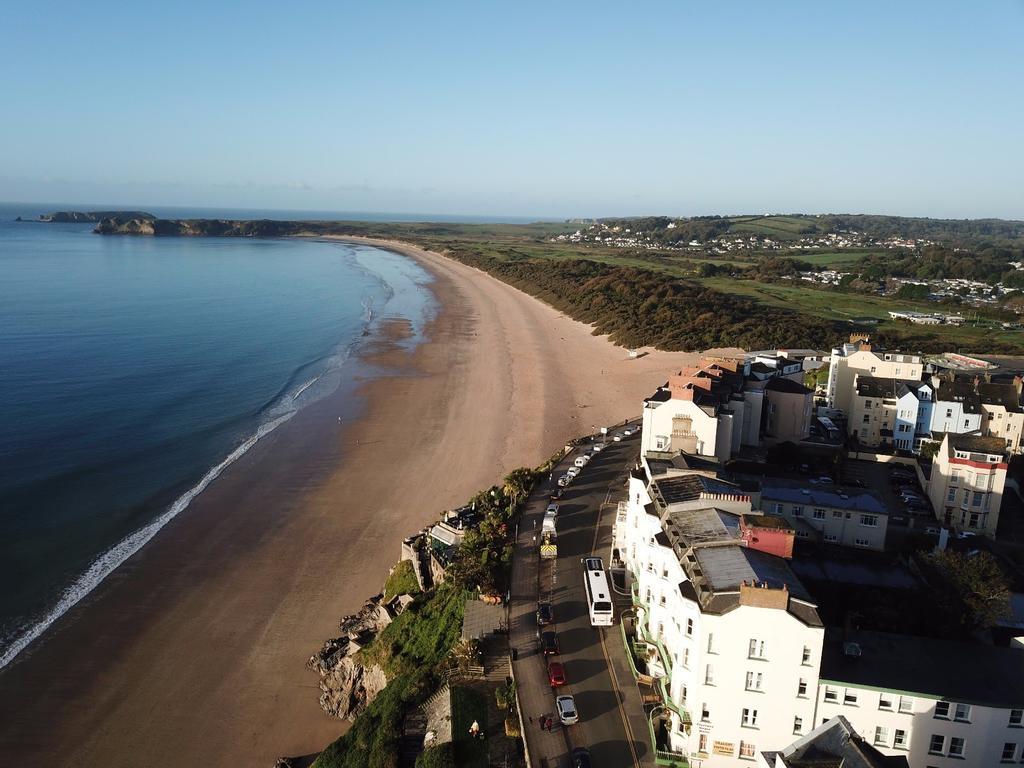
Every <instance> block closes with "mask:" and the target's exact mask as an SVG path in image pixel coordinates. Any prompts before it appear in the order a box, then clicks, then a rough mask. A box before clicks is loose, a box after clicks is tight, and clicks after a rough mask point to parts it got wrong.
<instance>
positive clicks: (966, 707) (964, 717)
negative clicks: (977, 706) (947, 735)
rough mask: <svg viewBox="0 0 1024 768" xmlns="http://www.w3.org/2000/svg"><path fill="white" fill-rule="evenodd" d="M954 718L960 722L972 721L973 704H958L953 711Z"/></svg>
mask: <svg viewBox="0 0 1024 768" xmlns="http://www.w3.org/2000/svg"><path fill="white" fill-rule="evenodd" d="M953 719H954V720H956V721H957V722H958V723H969V722H971V705H970V704H957V705H956V709H955V710H954V711H953Z"/></svg>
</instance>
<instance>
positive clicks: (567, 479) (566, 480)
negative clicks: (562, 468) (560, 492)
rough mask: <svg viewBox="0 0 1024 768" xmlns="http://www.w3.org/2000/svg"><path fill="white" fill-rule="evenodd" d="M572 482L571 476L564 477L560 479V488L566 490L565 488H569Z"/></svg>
mask: <svg viewBox="0 0 1024 768" xmlns="http://www.w3.org/2000/svg"><path fill="white" fill-rule="evenodd" d="M571 482H572V478H571V477H569V475H562V476H561V477H560V478H558V487H559V488H565V486H567V485H568V484H569V483H571Z"/></svg>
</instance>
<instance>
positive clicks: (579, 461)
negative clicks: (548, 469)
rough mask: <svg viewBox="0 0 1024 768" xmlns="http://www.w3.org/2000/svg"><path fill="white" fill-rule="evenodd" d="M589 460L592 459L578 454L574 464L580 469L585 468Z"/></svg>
mask: <svg viewBox="0 0 1024 768" xmlns="http://www.w3.org/2000/svg"><path fill="white" fill-rule="evenodd" d="M588 461H590V459H588V458H587V457H586V456H577V457H576V461H574V462H573V464H575V465H576V466H577V467H579V468H580V469H583V468H584V467H585V466H587V462H588Z"/></svg>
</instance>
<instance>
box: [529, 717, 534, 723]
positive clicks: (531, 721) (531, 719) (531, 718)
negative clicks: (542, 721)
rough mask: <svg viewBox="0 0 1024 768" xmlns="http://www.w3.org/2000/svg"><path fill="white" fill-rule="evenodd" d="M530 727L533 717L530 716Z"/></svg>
mask: <svg viewBox="0 0 1024 768" xmlns="http://www.w3.org/2000/svg"><path fill="white" fill-rule="evenodd" d="M529 717H530V725H533V715H530V716H529Z"/></svg>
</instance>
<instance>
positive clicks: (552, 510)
mask: <svg viewBox="0 0 1024 768" xmlns="http://www.w3.org/2000/svg"><path fill="white" fill-rule="evenodd" d="M544 512H545V514H549V515H557V514H558V505H557V504H548V508H547V509H546V510H544Z"/></svg>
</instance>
